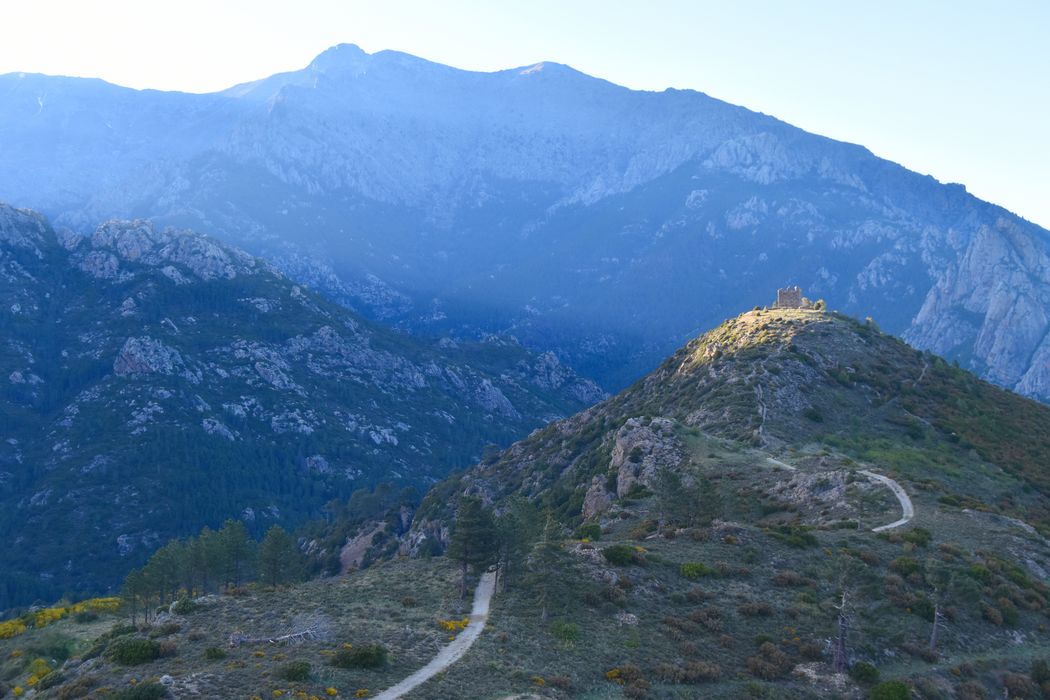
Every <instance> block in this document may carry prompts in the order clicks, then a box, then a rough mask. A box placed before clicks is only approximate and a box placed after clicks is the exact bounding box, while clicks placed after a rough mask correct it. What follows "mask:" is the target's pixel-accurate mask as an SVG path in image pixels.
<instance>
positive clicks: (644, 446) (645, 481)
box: [609, 418, 683, 498]
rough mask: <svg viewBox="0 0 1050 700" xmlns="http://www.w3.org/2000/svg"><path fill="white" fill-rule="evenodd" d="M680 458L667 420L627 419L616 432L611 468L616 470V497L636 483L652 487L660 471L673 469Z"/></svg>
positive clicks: (671, 423) (670, 424)
mask: <svg viewBox="0 0 1050 700" xmlns="http://www.w3.org/2000/svg"><path fill="white" fill-rule="evenodd" d="M682 459H683V455H682V450H681V446H680V444H679V442H678V437H677V436H676V435H675V434H674V422H673V421H671V420H669V419H667V418H653V419H652V420H651V421H646V419H644V418H630V419H628V421H627V422H626V423H624V424H623V426H622V427H621V428H620V429H619V430H618V431H616V442H615V444H614V445H613V450H612V460H611V462H610V463H609V466H610V468H611V469H615V470H616V472H617V476H616V495H617V496H618V497H620V498H623V497H624V496H626V495H627V494H628V493H629V492H630V490H631V487H632V486H634V485H635V484H636V483H640V484H642V485H644V486H650V485H651V484H652V480H653V477H654V476H656V473H657V472H658V471H659V470H660V469H662V468H669V469H674V468H676V467H678V465H679V464H680V463H681V461H682Z"/></svg>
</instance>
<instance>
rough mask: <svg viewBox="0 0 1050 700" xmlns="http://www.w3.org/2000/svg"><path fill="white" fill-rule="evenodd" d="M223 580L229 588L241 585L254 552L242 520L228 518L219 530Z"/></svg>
mask: <svg viewBox="0 0 1050 700" xmlns="http://www.w3.org/2000/svg"><path fill="white" fill-rule="evenodd" d="M219 542H220V547H221V549H220V551H221V552H222V554H221V557H222V573H223V582H224V583H225V584H226V586H227V588H229V587H232V586H239V585H241V580H242V578H243V577H244V576H245V574H246V573H247V569H248V564H249V562H250V559H251V554H252V540H251V538H250V537H249V536H248V529H247V528H245V527H244V523H242V522H241V521H240V520H233V519H230V520H227V521H226V522H225V523H223V524H222V529H221V530H219Z"/></svg>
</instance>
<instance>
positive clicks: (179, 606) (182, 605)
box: [171, 595, 197, 615]
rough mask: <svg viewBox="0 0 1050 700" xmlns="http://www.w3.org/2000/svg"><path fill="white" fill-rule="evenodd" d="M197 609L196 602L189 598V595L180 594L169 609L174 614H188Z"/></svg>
mask: <svg viewBox="0 0 1050 700" xmlns="http://www.w3.org/2000/svg"><path fill="white" fill-rule="evenodd" d="M196 609H197V604H196V603H194V602H193V601H192V600H190V597H189V596H185V595H184V596H182V597H181V598H179V599H178V600H177V601H175V604H174V605H172V606H171V611H172V612H173V613H175V614H176V615H189V614H190V613H191V612H193V611H194V610H196Z"/></svg>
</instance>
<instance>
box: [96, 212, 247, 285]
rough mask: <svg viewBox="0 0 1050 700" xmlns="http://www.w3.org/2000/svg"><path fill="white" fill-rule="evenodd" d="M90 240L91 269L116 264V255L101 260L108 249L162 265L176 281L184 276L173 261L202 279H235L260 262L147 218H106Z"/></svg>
mask: <svg viewBox="0 0 1050 700" xmlns="http://www.w3.org/2000/svg"><path fill="white" fill-rule="evenodd" d="M90 243H91V246H92V248H94V251H93V252H92V253H88V254H87V255H86V256H85V258H89V257H93V258H94V259H95V262H92V263H84V264H85V265H88V268H89V269H100V270H101V271H102V272H106V271H108V270H109V268H110V267H112V265H113V264H112V259H111V258H105V259H104V260H105V264H103V263H102V262H101V261H102V260H103V258H102V257H101V256H102V255H104V253H102V251H108V252H112V253H114V254H115V255H116V256H117V257H118V258H119V259H120V260H123V261H126V262H129V263H142V264H145V265H149V266H151V267H160V268H161V269H162V271H163V272H164V274H165V275H166V276H167V277H169V278H170V279H172V281H174V282H176V284H178V283H180V282H182V280H181V279H180V277H182V276H181V274H179V272H178V268H173V267H172V266H171V264H174V265H177V266H179V267H181V268H182V269H185V270H188V271H189V272H190V273H192V274H193V275H195V276H196V277H197V278H198V279H201V280H213V279H219V278H221V279H233V278H234V277H236V276H237V275H238V274H251V273H252V272H254V271H255V270H256V268H257V267H258V265H259V263H258V262H257V261H256V259H255V258H253V257H252V256H250V255H248V254H247V253H245V252H243V251H240V250H237V249H235V248H230V247H228V246H224V245H222V244H220V243H219V242H218V241H215V240H213V239H210V238H208V237H206V236H202V235H200V234H197V233H193V232H191V231H177V230H175V229H172V228H166V229H158V228H157V227H156V226H154V225H153V223H152V222H150V221H145V220H137V221H109V222H106V223H104V224H102V225H101V226H99V227H98V228H97V229H96V230H95V232H94V234H92V236H91V239H90ZM169 268H170V269H169Z"/></svg>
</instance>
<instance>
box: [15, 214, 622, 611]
mask: <svg viewBox="0 0 1050 700" xmlns="http://www.w3.org/2000/svg"><path fill="white" fill-rule="evenodd" d="M0 367H3V368H4V371H3V376H2V377H0V424H2V426H3V430H2V437H3V440H2V441H0V531H2V532H3V533H4V542H5V554H4V567H3V570H2V571H0V609H4V608H7V607H9V606H11V605H15V604H25V603H29V602H32V601H33V600H36V599H41V598H43V599H49V598H50V599H56V598H57V597H59V596H61V595H63V594H67V593H68V594H76V593H77V592H83V591H96V590H102V589H105V588H107V587H110V586H112V585H114V584H115V583H116V582H118V581H119V580H120V578H122V577H123V575H124V574H125V573H126V572H127V570H128V569H129V568H131V567H132V566H133V565H136V564H137V563H139V562H141V561H142V560H143V559H144V558H145V557H146V556H148V555H149V554H150V553H151V552H152V550H153V549H154V548H156V546H157V545H158V544H160V543H163V542H165V541H167V540H168V539H170V538H171V537H174V536H181V535H184V534H186V533H188V532H195V531H197V530H199V529H200V527H201V526H202V525H205V524H211V525H213V526H214V525H218V524H219V523H221V522H222V521H223V520H224V519H226V518H237V519H241V520H243V521H244V522H246V523H247V524H248V525H249V527H250V528H252V529H253V530H263V529H265V528H266V527H268V526H269V525H272V524H282V525H284V526H286V527H294V526H296V525H298V524H299V523H301V522H303V521H304V520H305V519H307V518H317V517H319V516H320V515H321V512H322V507H323V506H324V505H325V504H326V503H327V502H328V501H330V500H331V499H333V498H345V497H347V496H349V495H350V493H351V492H352V491H353V490H355V489H362V488H367V487H372V486H374V485H375V484H377V483H380V482H386V483H388V484H392V485H398V486H401V487H408V486H414V487H417V488H419V489H421V490H422V489H425V487H426V486H427V485H429V484H430V483H433V482H434V481H436V480H438V479H441V478H443V477H444V476H445V475H447V474H448V472H449V471H451V470H452V469H455V468H457V467H465V466H467V465H469V464H472V463H474V462H475V461H476V460H477V459H478V458H479V457H480V456H481V454H482V451H483V448H484V447H485V446H486V445H487V444H489V443H497V444H500V445H506V444H508V443H510V442H511V441H513V440H514V439H516V438H520V437H522V436H524V435H526V434H528V432H529V431H531V430H533V429H534V428H537V427H539V426H542V425H544V424H545V423H547V422H549V421H550V420H552V419H554V418H557V417H560V416H565V415H568V414H570V413H572V412H574V411H576V410H579V409H580V408H583V407H585V406H588V405H590V404H591V403H593V402H594V401H597V400H599V399H601V398H602V397H603V396H604V394H603V392H602V391H601V390H600V389H599V388H598V387H597V386H596V385H595V384H593V383H592V382H590V381H587V380H583V379H580V378H579V377H577V376H576V375H575V374H574V373H573V372H572V371H571V370H570V369H568V368H567V367H565V366H564V365H561V364H560V363H559V362H558V360H557V358H556V357H554V355H553V354H550V353H548V354H544V355H536V354H534V353H531V352H529V351H528V350H526V349H525V348H523V347H521V345H519V344H518V343H516V342H515V341H513V340H512V339H506V338H497V337H491V338H488V339H487V340H485V341H484V342H476V343H457V342H455V341H452V340H450V339H448V338H445V339H438V340H434V341H422V340H419V339H415V338H413V337H411V336H407V335H405V334H403V333H398V332H394V331H391V330H389V329H386V328H383V327H380V326H376V325H375V324H373V323H372V322H370V321H368V320H366V319H363V318H361V317H360V316H358V315H357V314H355V313H353V312H351V311H349V310H347V309H346V308H345V307H343V306H340V305H338V304H335V303H333V302H331V301H329V300H327V299H325V298H323V297H321V296H319V295H318V294H316V293H315V292H311V291H309V290H306V289H303V288H302V287H300V286H298V285H296V284H294V283H293V282H292V281H291V280H289V279H287V278H286V277H285V276H284V275H283V274H281V273H280V272H278V271H277V270H275V269H274V268H273V267H272V266H271V265H270V264H268V263H266V262H264V261H261V260H258V259H256V258H253V257H252V256H250V255H248V254H247V253H244V252H243V251H240V250H237V249H235V248H231V247H229V246H227V245H224V244H221V243H219V242H217V241H215V240H213V239H210V238H208V237H206V236H203V235H200V234H196V233H193V232H190V231H182V230H175V229H163V228H159V227H157V226H155V225H153V224H152V223H150V222H148V221H109V222H106V223H104V224H102V225H100V226H99V227H97V228H96V229H95V230H94V231H93V232H92V233H91V235H89V236H80V235H78V234H75V233H72V232H70V231H63V232H56V231H55V229H53V228H52V227H51V225H50V224H49V223H48V222H47V220H46V219H45V218H44V217H42V216H41V215H39V214H36V213H34V212H31V211H28V210H18V209H13V208H10V207H7V206H3V205H0Z"/></svg>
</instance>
